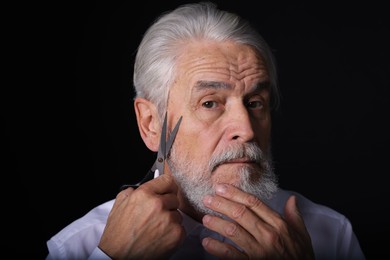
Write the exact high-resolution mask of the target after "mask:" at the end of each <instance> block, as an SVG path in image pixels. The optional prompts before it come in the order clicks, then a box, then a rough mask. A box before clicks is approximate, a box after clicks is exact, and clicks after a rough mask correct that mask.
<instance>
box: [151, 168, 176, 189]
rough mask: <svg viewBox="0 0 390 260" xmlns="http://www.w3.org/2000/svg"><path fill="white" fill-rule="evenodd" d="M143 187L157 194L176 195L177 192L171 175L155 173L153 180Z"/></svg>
mask: <svg viewBox="0 0 390 260" xmlns="http://www.w3.org/2000/svg"><path fill="white" fill-rule="evenodd" d="M144 186H145V187H146V186H148V187H149V188H151V189H153V191H154V192H156V193H158V194H164V193H177V190H178V187H177V185H176V183H175V180H174V178H173V176H172V174H168V173H166V174H162V175H160V174H159V173H157V172H155V178H154V179H153V180H150V181H148V182H147V183H145V184H144Z"/></svg>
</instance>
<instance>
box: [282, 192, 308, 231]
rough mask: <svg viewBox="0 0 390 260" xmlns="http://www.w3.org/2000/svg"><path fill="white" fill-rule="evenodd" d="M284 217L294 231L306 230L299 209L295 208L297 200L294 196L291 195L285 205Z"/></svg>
mask: <svg viewBox="0 0 390 260" xmlns="http://www.w3.org/2000/svg"><path fill="white" fill-rule="evenodd" d="M284 216H285V219H286V221H287V222H288V223H289V224H290V225H291V226H292V227H293V228H294V229H295V230H304V229H306V226H305V223H304V221H303V218H302V215H301V212H300V211H299V209H298V207H297V198H296V196H295V195H291V196H290V197H289V198H288V199H287V202H286V205H285V207H284Z"/></svg>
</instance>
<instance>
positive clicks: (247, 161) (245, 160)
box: [212, 157, 257, 172]
mask: <svg viewBox="0 0 390 260" xmlns="http://www.w3.org/2000/svg"><path fill="white" fill-rule="evenodd" d="M235 163H237V164H256V163H257V162H256V161H255V160H251V159H249V158H247V157H242V158H235V159H231V160H227V161H223V162H220V163H218V164H217V165H215V166H214V167H213V169H212V172H213V171H215V170H216V169H217V168H218V167H219V166H221V165H224V164H235Z"/></svg>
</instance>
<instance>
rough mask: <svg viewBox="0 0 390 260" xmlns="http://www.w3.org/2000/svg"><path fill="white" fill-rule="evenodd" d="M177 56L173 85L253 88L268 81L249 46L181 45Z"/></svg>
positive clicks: (222, 44) (259, 56)
mask: <svg viewBox="0 0 390 260" xmlns="http://www.w3.org/2000/svg"><path fill="white" fill-rule="evenodd" d="M179 52H180V55H179V56H178V58H177V62H176V66H177V70H176V71H177V74H176V80H175V83H179V82H180V83H192V84H191V85H192V86H196V85H198V84H195V82H200V81H208V82H213V81H215V82H226V83H229V84H232V85H235V84H244V85H254V84H257V83H259V82H264V81H269V75H268V69H267V66H266V63H265V61H264V59H263V58H262V56H261V55H260V54H259V53H258V52H257V51H256V50H255V49H254V48H253V47H251V46H249V45H244V44H236V43H233V42H222V43H221V42H210V41H195V42H190V43H188V44H186V45H183V47H182V48H181V50H180V51H179ZM221 86H223V85H221Z"/></svg>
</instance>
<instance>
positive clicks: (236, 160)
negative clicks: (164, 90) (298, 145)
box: [168, 41, 277, 213]
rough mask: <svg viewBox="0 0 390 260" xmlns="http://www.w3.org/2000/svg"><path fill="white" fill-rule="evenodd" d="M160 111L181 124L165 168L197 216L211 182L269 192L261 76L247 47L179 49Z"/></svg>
mask: <svg viewBox="0 0 390 260" xmlns="http://www.w3.org/2000/svg"><path fill="white" fill-rule="evenodd" d="M180 53H182V55H180V56H179V57H178V61H177V64H178V66H177V69H178V73H177V77H176V80H175V82H174V84H173V86H172V88H171V91H170V94H169V103H168V111H169V112H170V114H171V115H170V116H168V117H170V118H174V119H172V120H173V121H174V122H175V120H177V119H178V118H179V117H180V116H181V115H182V116H183V121H182V123H181V125H180V129H179V133H178V135H177V137H176V140H175V143H174V145H173V148H172V151H171V157H170V160H169V166H170V169H171V171H172V174H173V175H174V176H175V179H176V181H177V183H178V185H179V186H180V188H181V191H182V193H183V195H184V196H185V197H186V199H187V200H188V201H189V202H190V203H191V204H192V206H193V207H194V208H195V209H197V210H199V211H200V212H202V213H212V212H210V211H209V210H208V209H207V208H205V207H204V206H203V203H202V199H203V197H204V195H206V194H214V186H215V184H216V183H227V184H232V185H234V186H236V187H239V188H241V189H243V190H244V191H247V192H250V193H253V194H255V195H257V196H258V197H261V198H262V199H264V197H267V196H268V195H270V194H271V193H272V192H274V191H275V190H276V187H277V185H276V178H275V175H274V174H273V172H272V166H271V160H270V153H269V150H270V147H269V138H270V130H271V118H270V108H269V75H268V71H267V68H266V65H265V63H264V60H263V59H262V57H261V56H259V55H258V54H257V53H256V52H255V51H254V50H253V49H252V48H251V47H249V46H246V45H237V44H233V43H229V42H225V43H214V42H206V41H201V42H192V43H189V44H186V45H185V47H184V50H181V51H180Z"/></svg>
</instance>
